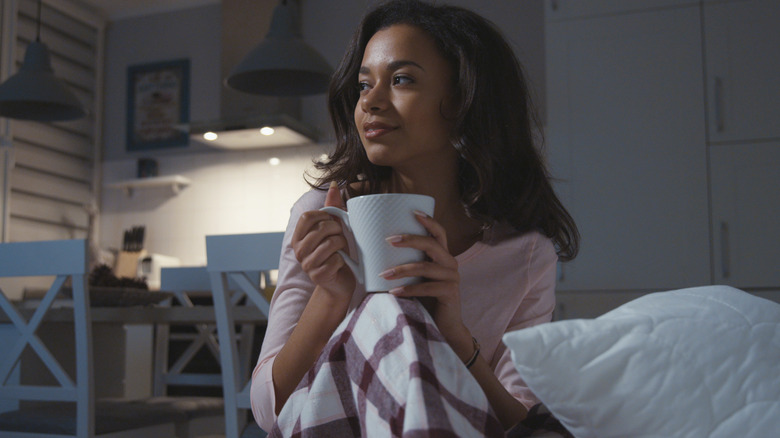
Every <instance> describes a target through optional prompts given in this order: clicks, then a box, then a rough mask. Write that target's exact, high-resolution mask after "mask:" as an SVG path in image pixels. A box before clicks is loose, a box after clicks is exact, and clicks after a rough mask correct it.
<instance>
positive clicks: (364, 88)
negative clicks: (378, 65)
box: [358, 82, 369, 91]
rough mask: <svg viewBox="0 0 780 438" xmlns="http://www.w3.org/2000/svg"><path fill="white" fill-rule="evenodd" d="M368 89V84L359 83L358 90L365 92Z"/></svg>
mask: <svg viewBox="0 0 780 438" xmlns="http://www.w3.org/2000/svg"><path fill="white" fill-rule="evenodd" d="M368 89H369V86H368V82H358V90H360V91H365V90H368Z"/></svg>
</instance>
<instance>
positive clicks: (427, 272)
mask: <svg viewBox="0 0 780 438" xmlns="http://www.w3.org/2000/svg"><path fill="white" fill-rule="evenodd" d="M380 276H382V277H383V278H385V279H387V280H394V279H398V278H404V277H425V278H427V279H428V280H432V281H449V282H454V283H458V282H459V281H460V274H459V273H458V270H457V269H452V268H450V267H446V266H443V265H440V264H438V263H433V262H417V263H407V264H405V265H400V266H396V267H394V268H392V269H388V270H387V271H385V272H383V273H382V274H380Z"/></svg>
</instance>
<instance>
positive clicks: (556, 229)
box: [310, 0, 579, 260]
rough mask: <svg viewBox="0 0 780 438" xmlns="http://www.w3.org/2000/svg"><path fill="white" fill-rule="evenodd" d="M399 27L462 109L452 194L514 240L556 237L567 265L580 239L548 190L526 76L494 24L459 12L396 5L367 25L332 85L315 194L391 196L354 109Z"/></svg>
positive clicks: (414, 0) (386, 172)
mask: <svg viewBox="0 0 780 438" xmlns="http://www.w3.org/2000/svg"><path fill="white" fill-rule="evenodd" d="M395 24H407V25H412V26H415V27H417V28H419V29H422V30H423V31H424V32H426V33H427V34H428V35H430V36H431V37H432V38H433V40H434V41H435V43H436V45H437V47H438V49H439V50H440V52H441V53H442V54H443V56H444V58H445V59H446V60H448V61H449V63H450V65H452V70H453V79H454V80H453V83H454V89H453V93H454V94H455V96H454V97H455V99H454V100H455V101H456V102H457V103H458V109H457V113H456V114H455V116H454V117H455V121H454V123H453V125H452V126H453V130H452V132H451V134H450V137H451V142H452V144H453V146H454V147H455V148H456V149H457V151H458V153H459V160H458V162H459V163H458V169H459V175H458V189H459V191H460V199H461V202H462V203H463V205H464V207H465V208H466V212H467V214H468V215H469V216H470V217H472V218H474V219H477V220H479V221H481V222H482V223H483V224H484V226H485V227H486V228H487V227H492V226H494V225H496V224H499V223H501V224H509V225H511V226H512V227H513V228H514V229H515V230H517V231H518V232H526V231H530V230H538V231H540V232H542V233H543V234H545V235H546V236H547V237H549V238H550V239H552V241H553V243H554V244H555V245H556V248H557V251H558V255H559V256H560V258H561V260H571V259H573V258H574V257H575V255H576V254H577V250H578V241H579V233H578V231H577V227H576V225H575V224H574V220H573V219H572V217H571V216H570V215H569V213H568V212H567V211H566V209H565V208H564V207H563V205H562V204H561V202H560V200H559V199H558V197H557V196H556V195H555V192H554V191H553V188H552V185H551V183H550V175H549V172H548V170H547V168H546V165H545V163H544V161H543V159H542V155H541V152H540V150H539V147H538V146H537V144H536V142H537V141H538V142H540V143H541V141H542V139H541V130H540V129H539V122H538V118H537V115H536V111H535V109H534V107H533V104H532V102H531V96H530V94H529V91H528V88H527V85H526V79H525V75H524V73H523V69H522V67H521V65H520V63H519V61H518V60H517V57H516V56H515V54H514V52H513V51H512V48H511V47H510V46H509V44H508V43H507V42H506V40H505V38H504V37H503V35H502V34H501V32H500V31H499V30H498V29H497V28H496V26H495V25H494V24H493V23H491V22H490V21H488V20H486V19H485V18H483V17H481V16H479V15H478V14H476V13H474V12H472V11H469V10H467V9H463V8H460V7H455V6H449V5H433V4H429V3H426V2H423V1H419V0H395V1H389V2H386V3H384V4H381V5H380V6H378V7H377V8H375V9H374V10H372V11H371V12H369V13H368V14H367V15H366V16H365V17H364V18H363V20H362V22H361V23H360V26H359V27H358V28H357V30H356V31H355V33H354V35H353V36H352V40H351V42H350V44H349V47H348V48H347V51H346V53H345V54H344V57H343V59H342V60H341V63H340V65H339V67H338V69H337V70H336V72H335V73H334V74H333V77H332V79H331V82H330V89H329V94H328V109H329V111H330V116H331V120H332V122H333V127H334V130H335V134H336V147H335V149H334V151H333V152H332V153H331V154H330V156H329V157H328V159H327V160H324V161H318V162H316V163H315V167H316V168H317V169H318V170H320V171H321V172H322V174H321V176H320V177H319V178H316V180H314V181H310V184H311V185H312V187H316V188H322V187H325V186H326V185H327V183H329V182H330V181H336V182H338V183H339V184H341V185H346V186H347V188H348V190H351V189H350V185H351V184H352V183H355V182H358V181H363V183H364V184H365V186H364V187H366V189H367V192H368V193H381V192H383V191H386V190H387V187H388V183H389V180H390V176H391V169H390V168H389V167H384V166H377V165H374V164H372V163H371V162H370V161H369V160H368V157H367V155H366V152H365V150H364V148H363V144H362V143H361V140H360V136H359V133H358V130H357V127H356V126H355V123H354V110H355V105H356V104H357V102H358V99H359V96H360V92H359V89H358V86H357V84H358V70H359V68H360V65H361V62H362V59H363V52H364V51H365V48H366V45H367V44H368V41H369V40H370V39H371V37H372V36H373V35H374V34H375V33H376V32H377V31H379V30H381V29H384V28H387V27H389V26H392V25H395ZM535 135H536V138H535ZM351 195H355V193H351Z"/></svg>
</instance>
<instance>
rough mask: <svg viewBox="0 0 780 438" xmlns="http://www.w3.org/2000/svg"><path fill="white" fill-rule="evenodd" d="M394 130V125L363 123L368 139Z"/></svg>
mask: <svg viewBox="0 0 780 438" xmlns="http://www.w3.org/2000/svg"><path fill="white" fill-rule="evenodd" d="M393 130H395V127H394V126H390V125H386V124H384V123H377V122H371V123H366V124H364V125H363V132H365V135H366V138H367V139H374V138H377V137H381V136H383V135H385V134H387V133H388V132H390V131H393Z"/></svg>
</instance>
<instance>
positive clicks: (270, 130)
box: [260, 126, 274, 135]
mask: <svg viewBox="0 0 780 438" xmlns="http://www.w3.org/2000/svg"><path fill="white" fill-rule="evenodd" d="M260 133H261V134H263V135H273V133H274V128H272V127H270V126H263V127H262V128H260Z"/></svg>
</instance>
